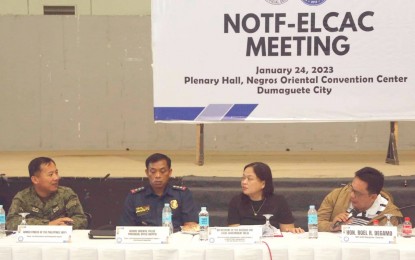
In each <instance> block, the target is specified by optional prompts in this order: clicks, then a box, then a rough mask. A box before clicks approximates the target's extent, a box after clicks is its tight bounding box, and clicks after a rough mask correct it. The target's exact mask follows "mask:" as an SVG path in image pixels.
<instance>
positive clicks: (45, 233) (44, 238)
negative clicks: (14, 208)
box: [17, 225, 72, 243]
mask: <svg viewBox="0 0 415 260" xmlns="http://www.w3.org/2000/svg"><path fill="white" fill-rule="evenodd" d="M71 235H72V226H44V225H20V226H18V228H17V242H32V243H68V242H70V241H71Z"/></svg>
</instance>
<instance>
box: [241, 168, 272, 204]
mask: <svg viewBox="0 0 415 260" xmlns="http://www.w3.org/2000/svg"><path fill="white" fill-rule="evenodd" d="M249 167H252V169H254V173H255V175H256V176H257V177H258V179H260V180H261V181H265V187H264V189H263V190H262V194H263V195H264V197H265V198H268V197H269V196H271V195H272V194H273V193H274V183H273V181H272V173H271V168H269V166H268V165H267V164H265V163H262V162H253V163H250V164H247V165H245V167H244V170H246V168H249Z"/></svg>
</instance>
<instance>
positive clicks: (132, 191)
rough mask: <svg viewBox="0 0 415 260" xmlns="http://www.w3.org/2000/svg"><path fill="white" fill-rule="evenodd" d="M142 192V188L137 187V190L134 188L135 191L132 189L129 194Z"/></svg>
mask: <svg viewBox="0 0 415 260" xmlns="http://www.w3.org/2000/svg"><path fill="white" fill-rule="evenodd" d="M142 190H144V187H139V188H136V189H132V190H130V192H131V194H136V193H138V192H140V191H142Z"/></svg>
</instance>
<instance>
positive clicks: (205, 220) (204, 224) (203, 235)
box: [199, 207, 209, 241]
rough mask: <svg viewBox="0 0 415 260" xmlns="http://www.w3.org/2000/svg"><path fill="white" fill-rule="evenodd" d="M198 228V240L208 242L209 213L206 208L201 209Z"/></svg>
mask: <svg viewBox="0 0 415 260" xmlns="http://www.w3.org/2000/svg"><path fill="white" fill-rule="evenodd" d="M199 226H200V233H199V238H200V240H202V241H206V240H208V235H209V212H207V210H206V207H202V208H201V210H200V213H199Z"/></svg>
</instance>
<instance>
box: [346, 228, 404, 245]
mask: <svg viewBox="0 0 415 260" xmlns="http://www.w3.org/2000/svg"><path fill="white" fill-rule="evenodd" d="M397 233H398V232H397V228H396V227H389V226H355V225H343V226H342V242H344V243H378V244H395V243H396V237H397Z"/></svg>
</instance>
